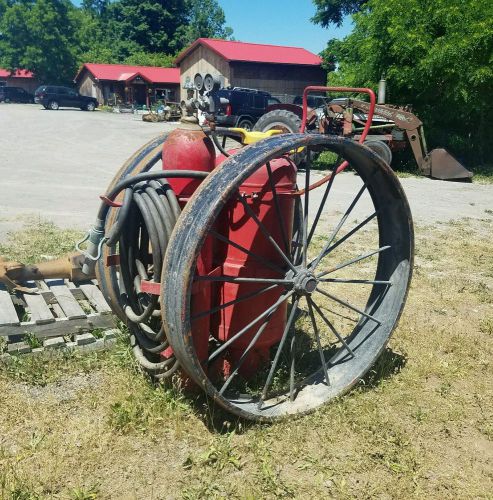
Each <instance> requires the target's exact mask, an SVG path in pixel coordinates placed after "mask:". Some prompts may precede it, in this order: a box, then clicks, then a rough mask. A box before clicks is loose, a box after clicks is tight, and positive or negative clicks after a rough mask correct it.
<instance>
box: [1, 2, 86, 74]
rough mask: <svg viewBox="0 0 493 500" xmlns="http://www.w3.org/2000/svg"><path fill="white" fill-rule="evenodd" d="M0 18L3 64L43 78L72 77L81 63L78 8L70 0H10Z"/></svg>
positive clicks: (11, 68)
mask: <svg viewBox="0 0 493 500" xmlns="http://www.w3.org/2000/svg"><path fill="white" fill-rule="evenodd" d="M3 9H4V12H3V15H2V16H1V19H0V65H2V66H4V67H6V68H7V69H10V70H15V69H19V68H24V69H27V70H30V71H32V72H33V73H35V75H36V76H37V77H38V78H39V79H40V80H42V81H50V82H67V81H70V80H72V78H73V76H74V74H75V70H76V66H77V62H76V61H77V45H76V40H77V38H76V23H75V20H74V10H75V7H74V6H73V5H72V3H71V2H69V1H68V0H36V1H27V0H26V1H10V2H8V3H7V4H5V3H4V6H3Z"/></svg>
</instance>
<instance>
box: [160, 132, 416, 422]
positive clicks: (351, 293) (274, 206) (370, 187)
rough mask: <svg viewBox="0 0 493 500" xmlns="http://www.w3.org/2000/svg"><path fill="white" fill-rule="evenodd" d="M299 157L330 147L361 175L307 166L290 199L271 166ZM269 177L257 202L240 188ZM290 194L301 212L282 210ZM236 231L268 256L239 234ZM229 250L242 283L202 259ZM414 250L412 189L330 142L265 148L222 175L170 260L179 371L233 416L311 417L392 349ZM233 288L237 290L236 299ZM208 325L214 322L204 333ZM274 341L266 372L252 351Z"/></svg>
mask: <svg viewBox="0 0 493 500" xmlns="http://www.w3.org/2000/svg"><path fill="white" fill-rule="evenodd" d="M299 148H305V149H306V150H307V151H308V153H309V154H308V155H307V157H308V158H310V157H311V154H310V153H311V152H321V151H331V152H333V153H336V154H338V155H341V156H342V157H343V158H344V159H346V160H348V161H349V163H350V164H351V166H352V169H353V171H354V172H352V173H351V174H350V175H349V174H345V173H337V172H336V171H335V170H334V171H333V175H332V176H331V178H330V180H329V181H328V182H327V183H325V184H323V185H320V186H318V185H317V184H316V181H317V180H319V177H318V174H317V173H316V172H315V171H312V168H311V165H310V164H309V163H307V166H306V170H305V172H304V173H302V174H301V173H299V172H298V183H299V185H300V187H304V189H302V190H301V191H300V190H298V189H299V188H296V189H297V190H296V191H293V192H292V193H291V194H288V193H285V192H284V193H281V194H282V195H283V196H281V194H278V193H277V189H276V187H275V186H276V184H275V182H276V181H275V178H274V177H275V175H274V174H273V173H272V171H271V168H270V162H273V161H276V160H278V161H288V162H289V160H288V159H287V158H288V157H289V155H290V154H292V152H293V151H296V150H297V149H299ZM260 169H262V171H263V172H264V175H265V176H268V179H267V180H266V186H270V188H269V187H266V190H265V191H264V190H262V191H261V193H260V194H259V195H257V196H256V197H248V196H246V195H245V193H244V192H243V191H242V188H241V186H242V185H248V182H249V179H252V182H255V180H258V173H257V172H258V171H259V170H260ZM256 173H257V174H256ZM259 173H260V172H259ZM353 174H354V175H353ZM252 176H256V177H255V179H253V177H252ZM348 186H352V189H351V188H348ZM351 190H352V194H351V195H349V192H350V191H351ZM264 196H265V201H262V200H263V197H264ZM293 197H294V200H293ZM289 199H291V200H292V203H293V204H294V206H293V205H291V207H292V208H291V209H286V206H289V203H290V202H289V201H286V200H289ZM258 204H259V205H258ZM262 204H264V205H262ZM286 204H287V205H286ZM269 207H270V208H269ZM281 207H284V208H283V209H281ZM297 208H299V210H298V209H297ZM262 210H271V211H274V212H271V214H272V216H273V218H274V220H276V221H278V224H273V225H272V227H266V226H265V225H264V224H263V223H262V222H261V221H260V220H259V217H258V214H260V213H265V212H262ZM293 213H294V214H293ZM297 214H299V215H297ZM341 214H342V215H341ZM225 215H226V217H225ZM225 220H228V221H230V222H229V224H230V226H227V225H226V224H225V223H224V221H225ZM233 221H234V222H233ZM233 224H234V226H233ZM239 226H241V227H242V228H246V227H248V228H249V231H250V233H249V234H248V238H250V239H252V240H254V241H256V242H259V241H260V242H261V243H260V246H259V247H255V248H261V249H263V250H261V251H259V252H258V253H256V252H253V251H250V250H249V249H248V248H246V247H245V246H243V245H242V241H240V240H239V238H238V237H237V236H236V238H238V239H235V235H237V234H238V233H237V232H236V229H237V228H238V227H239ZM245 231H246V229H245ZM242 234H244V232H243V233H242ZM225 235H228V236H225ZM229 238H232V239H229ZM225 244H226V245H229V247H232V248H233V249H234V250H233V251H234V252H237V253H238V251H239V252H241V253H244V254H245V255H247V256H248V259H249V261H251V262H254V263H255V266H254V267H255V272H251V271H250V272H248V271H249V269H251V267H249V266H248V265H245V267H244V268H242V269H243V270H242V271H241V272H240V271H238V272H239V273H240V274H237V275H234V276H233V275H232V274H235V272H232V271H229V272H226V271H225V270H224V269H226V263H224V261H223V260H221V257H220V255H224V254H221V251H219V252H217V251H215V250H214V251H213V252H212V255H214V256H215V257H216V258H217V261H215V262H213V264H212V267H213V271H211V272H207V271H204V268H203V267H201V266H202V265H203V264H202V262H203V261H202V260H201V259H202V257H200V259H199V256H201V255H204V253H203V252H204V251H205V252H207V251H209V252H210V249H211V245H216V248H218V249H221V248H222V249H224V245H225ZM221 245H222V246H221ZM413 249H414V239H413V227H412V219H411V213H410V210H409V205H408V202H407V200H406V197H405V194H404V192H403V190H402V188H401V186H400V184H399V181H398V179H397V177H396V176H395V175H394V173H393V172H392V170H391V169H390V167H389V166H388V165H387V164H385V162H383V161H382V160H381V159H380V158H379V157H377V156H376V155H374V154H372V153H371V152H370V151H368V149H367V148H364V147H362V146H361V145H359V144H357V143H355V142H353V141H350V140H347V139H342V138H338V137H333V136H324V135H308V134H289V135H279V136H274V137H271V138H268V139H264V140H262V141H260V142H257V143H256V144H253V145H251V146H247V147H245V148H243V149H242V150H240V151H239V152H238V153H237V154H235V155H233V156H231V158H229V159H227V160H226V161H225V162H224V163H223V164H222V165H221V166H220V167H218V168H216V169H215V170H214V171H213V172H212V173H211V174H210V175H209V176H208V178H207V179H206V180H205V181H204V182H203V183H202V184H201V186H200V187H199V189H198V190H197V191H196V192H195V194H194V195H193V197H192V198H191V199H190V201H189V202H188V203H187V205H186V206H185V208H184V210H183V212H182V214H181V216H180V219H179V221H178V224H177V225H176V226H175V230H174V232H173V235H172V237H171V239H170V242H169V245H168V248H167V252H166V257H165V261H164V264H163V270H162V279H161V304H162V315H163V327H164V328H165V329H166V333H167V337H168V340H169V341H170V344H171V346H172V348H173V352H174V353H175V355H176V357H177V359H178V360H179V361H180V364H181V366H182V368H183V370H184V371H185V372H186V373H187V374H188V375H189V376H190V377H191V378H192V379H193V380H194V381H195V382H196V383H197V384H198V385H199V386H200V387H202V388H203V389H204V390H205V391H206V393H207V394H208V396H210V398H211V400H212V401H215V402H216V403H218V404H219V405H220V406H222V407H223V408H224V409H226V410H227V411H229V412H231V413H233V414H235V415H238V416H240V417H244V418H247V419H251V420H257V421H272V420H276V419H280V418H284V417H287V416H290V415H295V414H302V413H306V412H309V411H312V410H314V409H315V408H317V407H319V406H320V405H322V404H324V403H326V402H327V401H329V400H331V399H333V398H335V397H337V396H340V395H341V394H343V393H345V392H347V391H348V390H349V389H350V388H351V387H353V386H354V385H355V384H356V383H357V382H358V381H359V380H360V379H361V378H362V377H363V376H364V375H365V373H366V372H367V371H368V370H369V369H370V367H371V366H372V365H373V364H374V363H375V361H376V360H377V358H378V357H379V356H380V355H381V354H382V353H383V352H384V350H385V346H386V344H387V342H388V340H389V338H390V335H391V333H392V331H393V329H394V328H395V326H396V323H397V321H398V319H399V316H400V314H401V312H402V309H403V307H404V303H405V300H406V297H407V292H408V288H409V283H410V279H411V272H412V264H413ZM259 266H260V267H259ZM200 269H202V270H200ZM228 269H234V263H233V264H231V265H230V266H229V267H228ZM259 269H260V270H259ZM262 270H263V271H262ZM201 273H202V274H201ZM226 284H228V290H230V291H231V289H232V288H233V290H236V292H235V293H236V294H237V295H236V298H234V299H233V300H231V295H229V296H228V295H227V294H226V292H225V290H226ZM231 284H232V288H231ZM204 286H206V287H209V290H210V295H209V296H210V297H211V302H210V303H209V304H207V305H206V306H204V302H202V301H201V300H197V299H196V297H197V295H196V294H197V293H201V292H200V290H203V289H204ZM245 286H246V287H247V290H245ZM240 290H242V293H240ZM245 292H247V293H245ZM234 296H235V295H234V294H233V297H234ZM194 297H195V298H194ZM199 297H200V295H199ZM240 303H241V307H240V308H239V309H238V308H237V306H238V304H240ZM204 309H205V310H204ZM235 311H236V312H237V311H241V312H242V314H237V313H235ZM274 317H275V321H274ZM203 318H207V320H208V322H207V324H208V325H210V327H207V328H205V329H204V328H203V326H202V327H199V324H201V325H203V323H201V319H203ZM225 318H226V320H225ZM269 322H271V323H270V324H269ZM273 323H274V325H273ZM217 325H224V326H223V327H222V328H223V329H222V330H218V329H217ZM197 329H198V331H199V332H200V333H201V337H200V338H199V339H198V338H196V337H194V331H195V333H196V334H197ZM218 331H220V332H222V333H221V334H218ZM225 332H226V333H225ZM266 333H267V335H268V336H269V338H271V337H270V336H272V335H273V334H274V337H273V340H272V342H271V343H270V344H268V345H269V347H270V350H268V351H267V358H263V359H262V360H261V363H260V364H258V366H257V365H256V363H259V359H258V358H257V359H255V356H253V357H252V353H253V354H254V353H255V352H256V343H258V344H259V343H260V341H262V342H264V341H265V335H264V334H266ZM204 339H206V340H205V354H204V349H202V348H203V347H204ZM197 342H198V344H199V346H200V349H201V350H200V349H199V350H200V352H201V354H200V356H199V354H198V352H199V351H198V350H196V349H197V347H196V345H197V344H196V343H197ZM263 345H264V346H265V344H263ZM388 355H390V356H391V355H392V354H391V353H390V354H388ZM252 366H253V367H254V369H252ZM248 368H250V369H248ZM252 375H253V376H252Z"/></svg>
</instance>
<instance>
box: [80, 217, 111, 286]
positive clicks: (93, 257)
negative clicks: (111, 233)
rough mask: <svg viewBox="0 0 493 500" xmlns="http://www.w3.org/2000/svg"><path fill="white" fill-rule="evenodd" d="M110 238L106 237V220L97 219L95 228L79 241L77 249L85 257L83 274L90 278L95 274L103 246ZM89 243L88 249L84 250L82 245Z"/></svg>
mask: <svg viewBox="0 0 493 500" xmlns="http://www.w3.org/2000/svg"><path fill="white" fill-rule="evenodd" d="M107 239H108V238H105V236H104V220H101V219H96V223H95V224H94V226H93V227H92V228H91V229H90V230H89V231H88V233H87V234H86V236H85V237H84V238H83V239H82V240H81V241H79V242H78V243H77V244H76V245H75V248H77V250H78V251H79V252H80V253H81V254H82V255H84V263H83V264H82V272H83V273H84V274H87V275H88V276H92V275H93V274H94V269H95V267H96V262H97V261H98V259H99V258H100V257H101V253H102V248H103V244H104V243H105V241H106V240H107ZM86 241H87V248H86V249H85V250H82V249H81V248H80V245H82V243H85V242H86Z"/></svg>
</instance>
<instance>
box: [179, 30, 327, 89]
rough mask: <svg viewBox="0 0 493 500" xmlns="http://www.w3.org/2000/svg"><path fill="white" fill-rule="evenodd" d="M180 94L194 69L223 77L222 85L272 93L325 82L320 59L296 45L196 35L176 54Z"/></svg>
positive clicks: (194, 72) (325, 73) (325, 76)
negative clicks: (289, 45) (186, 46)
mask: <svg viewBox="0 0 493 500" xmlns="http://www.w3.org/2000/svg"><path fill="white" fill-rule="evenodd" d="M175 63H176V65H177V66H179V68H180V86H181V89H182V90H181V97H182V99H184V98H185V97H186V90H184V87H185V86H186V85H187V83H191V82H193V77H194V76H195V74H196V73H211V74H212V75H221V76H222V77H223V78H224V86H225V87H227V86H232V87H247V88H255V89H259V90H264V91H266V92H270V93H271V94H273V95H285V94H286V95H291V96H295V95H300V94H301V93H302V92H303V89H304V88H305V87H306V86H308V85H325V84H326V83H327V72H326V71H325V70H324V69H323V68H322V59H321V58H320V57H319V56H318V55H316V54H313V53H312V52H310V51H308V50H306V49H303V48H300V47H284V46H279V45H264V44H257V43H244V42H233V41H229V40H216V39H211V38H199V39H197V40H196V41H195V42H194V43H192V45H190V46H189V47H188V48H186V49H185V50H184V51H183V52H182V53H181V54H179V55H178V57H177V59H176V61H175Z"/></svg>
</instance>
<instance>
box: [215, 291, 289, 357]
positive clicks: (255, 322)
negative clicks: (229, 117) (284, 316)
mask: <svg viewBox="0 0 493 500" xmlns="http://www.w3.org/2000/svg"><path fill="white" fill-rule="evenodd" d="M293 293H294V291H292V290H291V291H289V292H287V293H285V294H284V295H281V296H280V297H279V299H277V300H276V302H274V304H273V305H271V306H270V307H269V308H268V309H266V310H265V311H264V312H263V313H262V314H260V315H259V316H257V317H256V318H255V319H254V320H252V321H250V323H248V325H247V326H245V327H243V328H242V329H241V330H240V331H239V332H238V333H235V334H234V335H233V336H232V337H231V338H230V339H228V340H227V341H226V342H224V344H222V345H221V346H220V347H219V348H217V349H216V350H215V351H214V352H213V353H212V354H211V355H210V356H209V358H208V359H207V362H208V363H210V362H211V361H212V360H213V359H215V358H217V356H219V354H221V353H222V352H223V351H224V350H225V349H227V348H228V347H229V346H230V345H231V344H232V343H233V342H234V341H235V340H237V339H239V338H240V337H241V336H242V335H244V334H245V333H246V332H247V331H248V330H250V328H252V326H253V325H256V324H257V323H258V322H259V321H260V320H262V319H264V318H265V317H266V316H268V315H269V314H270V313H271V312H272V311H274V310H275V309H277V307H278V306H279V305H280V304H282V302H284V301H285V300H286V299H289V297H291V295H293Z"/></svg>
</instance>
